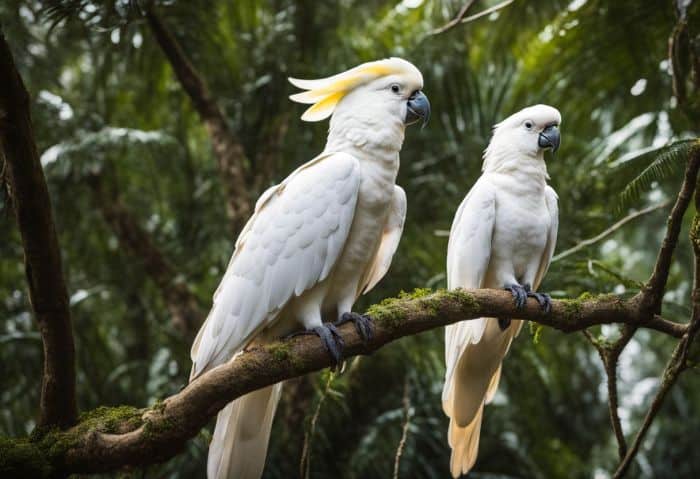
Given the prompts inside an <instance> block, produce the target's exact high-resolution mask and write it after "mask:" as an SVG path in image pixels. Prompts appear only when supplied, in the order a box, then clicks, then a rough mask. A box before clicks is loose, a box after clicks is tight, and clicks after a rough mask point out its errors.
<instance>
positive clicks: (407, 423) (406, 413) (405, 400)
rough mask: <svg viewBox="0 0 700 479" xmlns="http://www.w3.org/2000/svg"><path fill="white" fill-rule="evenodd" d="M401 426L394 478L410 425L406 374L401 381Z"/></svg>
mask: <svg viewBox="0 0 700 479" xmlns="http://www.w3.org/2000/svg"><path fill="white" fill-rule="evenodd" d="M403 417H404V421H403V428H402V431H401V440H400V441H399V447H397V448H396V457H395V458H394V479H399V465H400V463H401V455H402V454H403V449H404V447H406V439H407V438H408V429H409V427H410V425H411V383H410V381H409V377H408V374H406V378H405V379H404V383H403Z"/></svg>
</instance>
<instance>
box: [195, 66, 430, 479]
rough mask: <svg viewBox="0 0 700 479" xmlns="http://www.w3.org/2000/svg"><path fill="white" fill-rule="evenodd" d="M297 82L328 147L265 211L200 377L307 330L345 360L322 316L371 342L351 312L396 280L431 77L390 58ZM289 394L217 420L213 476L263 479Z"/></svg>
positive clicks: (206, 329) (242, 244)
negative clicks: (281, 404)
mask: <svg viewBox="0 0 700 479" xmlns="http://www.w3.org/2000/svg"><path fill="white" fill-rule="evenodd" d="M289 80H290V82H291V83H292V84H293V85H295V86H297V87H299V88H301V89H303V90H307V91H304V92H302V93H297V94H295V95H292V96H291V99H292V100H294V101H297V102H300V103H307V104H312V106H311V107H310V108H309V109H308V110H306V112H305V113H304V115H303V116H302V117H301V118H302V120H306V121H320V120H323V119H325V118H328V117H329V116H330V117H331V120H330V130H329V133H328V140H327V142H326V147H325V148H324V150H323V153H321V154H320V155H319V156H317V157H316V158H314V159H313V160H311V161H309V162H308V163H306V164H304V165H302V166H301V167H299V168H297V170H296V171H294V172H293V173H292V174H290V175H289V176H288V177H287V178H286V179H285V180H284V181H282V182H281V183H280V184H278V185H275V186H273V187H271V188H269V189H268V190H267V191H266V192H265V193H263V195H262V196H261V197H260V199H259V200H258V202H257V204H256V205H255V212H254V213H253V216H252V217H251V218H250V220H249V221H248V223H247V224H246V226H245V227H244V228H243V231H242V232H241V234H240V236H239V237H238V240H237V241H236V248H235V251H234V253H233V256H232V257H231V261H230V263H229V265H228V268H227V270H226V273H225V274H224V277H223V279H222V280H221V284H220V285H219V287H218V289H217V290H216V293H214V305H213V307H212V309H211V312H210V313H209V316H208V317H207V320H206V322H205V323H204V325H203V326H202V328H201V330H200V331H199V334H198V335H197V338H196V339H195V341H194V344H193V345H192V352H191V356H192V374H191V377H190V380H194V379H195V378H196V377H197V376H199V375H200V374H202V373H203V372H205V371H207V370H209V369H211V368H213V367H215V366H217V365H219V364H222V363H225V362H227V361H229V360H231V359H232V358H233V360H234V361H235V356H236V355H237V354H238V353H239V352H241V351H242V350H243V349H244V348H246V347H248V346H250V345H252V344H261V343H265V342H269V341H273V340H276V339H278V338H280V337H282V336H286V335H289V334H290V333H293V332H294V331H298V330H300V329H301V328H304V329H305V330H306V331H309V332H313V334H317V335H318V336H319V337H320V338H321V340H322V341H323V344H324V346H325V347H326V348H327V349H328V351H329V352H330V353H331V354H332V356H333V357H334V359H335V360H336V361H338V362H339V361H341V359H342V341H341V339H340V337H339V336H338V333H337V331H336V328H335V326H334V324H333V323H324V322H323V320H324V318H325V319H326V320H328V319H330V320H337V321H336V322H335V325H338V324H340V323H343V322H346V321H353V322H354V323H355V326H356V327H357V329H358V332H359V333H360V334H361V335H363V337H365V338H367V337H369V336H370V335H371V323H370V322H369V318H367V317H365V316H361V315H359V314H356V313H352V312H351V309H352V306H353V304H354V302H355V300H356V299H357V297H358V296H359V295H360V294H362V293H363V292H366V291H368V290H369V289H371V288H372V287H374V285H375V284H376V283H377V282H378V281H379V280H380V279H381V278H382V277H383V276H384V274H386V272H387V270H388V269H389V265H390V263H391V259H392V256H393V255H394V252H395V251H396V248H397V246H398V244H399V239H400V238H401V233H402V230H403V223H404V218H405V215H406V195H405V193H404V191H403V189H401V188H400V187H399V186H397V185H396V184H395V181H396V175H397V173H398V171H399V151H400V150H401V145H402V144H403V139H404V130H405V127H406V125H407V124H411V123H415V122H417V121H419V120H423V122H424V123H425V122H427V120H428V118H429V116H430V103H429V102H428V99H427V97H426V96H425V95H424V94H423V93H422V91H421V89H422V88H423V77H422V75H421V73H420V71H419V70H418V69H417V68H416V67H415V66H413V65H412V64H411V63H409V62H407V61H406V60H402V59H400V58H389V59H386V60H379V61H375V62H369V63H364V64H362V65H359V66H357V67H355V68H353V69H351V70H348V71H346V72H343V73H340V74H338V75H334V76H331V77H328V78H323V79H320V80H297V79H293V78H290V79H289ZM280 390H281V384H276V385H274V386H269V387H266V388H263V389H260V390H258V391H255V392H252V393H250V394H247V395H245V396H243V397H240V398H238V399H236V400H235V401H233V402H231V403H230V404H228V405H227V406H226V407H225V408H224V409H222V410H221V412H219V415H218V417H217V420H216V429H215V430H214V436H213V439H212V442H211V445H210V446H209V459H208V463H207V476H208V477H209V479H258V478H259V477H260V476H261V475H262V471H263V467H264V465H265V456H266V453H267V445H268V441H269V437H270V429H271V427H272V419H273V417H274V414H275V409H276V407H277V402H278V400H279V396H280Z"/></svg>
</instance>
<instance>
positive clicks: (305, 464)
mask: <svg viewBox="0 0 700 479" xmlns="http://www.w3.org/2000/svg"><path fill="white" fill-rule="evenodd" d="M334 378H335V374H334V373H333V371H329V372H328V381H326V387H325V388H324V389H323V393H322V394H321V397H320V398H319V400H318V404H317V405H316V410H315V411H314V415H313V416H312V417H311V422H309V429H308V430H307V431H306V434H304V448H303V449H302V451H301V462H300V463H299V477H301V478H303V479H309V473H310V472H311V440H312V439H313V437H314V433H315V432H316V422H317V421H318V417H319V416H320V414H321V405H322V404H323V401H325V400H326V396H328V391H330V389H331V383H332V382H333V379H334Z"/></svg>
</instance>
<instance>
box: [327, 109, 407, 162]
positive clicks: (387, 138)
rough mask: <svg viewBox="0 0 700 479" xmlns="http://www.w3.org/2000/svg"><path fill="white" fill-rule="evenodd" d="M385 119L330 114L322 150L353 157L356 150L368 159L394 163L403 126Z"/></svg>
mask: <svg viewBox="0 0 700 479" xmlns="http://www.w3.org/2000/svg"><path fill="white" fill-rule="evenodd" d="M387 116H388V115H381V116H380V115H376V116H375V115H371V114H368V115H358V114H356V113H355V114H352V112H342V111H339V112H336V113H334V114H333V116H332V117H331V122H330V129H329V131H328V140H327V141H326V148H325V151H334V152H336V151H337V152H344V153H349V154H353V153H356V152H358V150H359V151H360V152H362V153H364V154H366V155H368V156H371V157H375V158H377V157H383V158H386V159H390V160H394V159H395V158H396V157H397V155H398V152H399V151H400V150H401V146H402V145H403V139H404V131H405V125H404V124H403V121H401V120H399V119H398V118H392V117H391V116H389V117H388V118H387Z"/></svg>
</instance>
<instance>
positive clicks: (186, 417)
mask: <svg viewBox="0 0 700 479" xmlns="http://www.w3.org/2000/svg"><path fill="white" fill-rule="evenodd" d="M423 294H424V293H418V294H415V295H412V296H411V295H407V296H404V297H402V298H398V299H389V300H385V301H383V302H382V303H381V304H380V305H377V306H373V307H371V308H370V309H369V310H368V313H369V314H370V315H371V316H372V317H373V318H374V321H375V331H374V337H373V339H372V340H371V341H369V342H368V343H363V341H362V339H361V338H360V337H359V335H358V334H357V332H356V331H355V328H353V327H352V326H351V325H347V326H344V327H342V328H340V330H341V334H342V336H343V339H344V341H345V353H346V354H347V356H348V357H349V356H353V355H358V354H369V353H371V352H372V351H375V350H377V349H378V348H380V347H382V346H383V345H385V344H387V343H389V342H391V341H394V340H396V339H399V338H401V337H403V336H408V335H412V334H417V333H420V332H423V331H427V330H429V329H433V328H437V327H440V326H444V325H447V324H452V323H455V322H458V321H462V320H467V319H474V318H479V317H512V318H521V319H527V320H532V321H536V322H538V323H540V324H543V325H547V326H551V327H553V328H556V329H559V330H561V331H564V332H573V331H579V330H582V329H585V328H587V327H590V326H593V325H596V324H608V323H613V322H619V323H626V324H633V325H640V326H645V327H652V328H654V329H659V330H661V329H662V328H661V327H659V326H658V325H659V324H661V323H660V322H662V321H664V320H662V319H661V318H654V317H651V318H645V317H644V316H643V315H642V314H643V313H642V310H641V309H640V307H639V301H638V298H632V299H629V300H625V299H622V298H620V297H618V296H615V295H606V296H600V297H596V298H591V299H586V300H568V301H565V300H562V301H554V302H553V306H552V312H551V313H550V314H545V313H543V312H542V310H541V309H540V307H539V305H538V304H537V302H536V301H534V300H530V301H528V303H527V305H526V307H525V308H524V309H522V310H517V309H516V308H515V307H514V305H513V299H512V296H511V295H510V294H509V293H508V292H505V291H498V290H486V289H484V290H469V291H452V292H448V291H438V292H436V293H433V294H427V295H423ZM665 323H669V324H671V325H672V324H674V323H670V322H668V321H666V322H665ZM665 323H663V324H665ZM678 326H679V327H682V326H681V325H678ZM668 329H669V330H672V328H668ZM331 363H332V360H331V358H330V356H329V355H328V354H327V353H326V351H325V350H324V349H323V347H322V346H321V343H320V341H318V340H317V338H313V337H309V336H297V337H294V338H292V339H289V340H286V341H283V342H278V343H273V344H270V345H267V346H265V347H261V348H256V349H252V350H249V351H247V352H245V353H243V354H241V355H240V356H238V357H237V358H236V360H235V361H232V362H229V363H227V364H224V365H222V366H219V367H217V368H215V369H213V370H211V371H209V372H207V373H205V374H204V375H202V376H201V377H199V378H198V379H196V380H195V381H193V382H192V383H190V384H189V385H188V386H187V387H186V388H185V389H183V390H182V391H181V392H180V393H178V394H176V395H174V396H171V397H170V398H168V399H166V400H165V401H164V402H163V403H160V404H158V405H156V406H153V407H152V408H150V409H149V410H148V411H146V413H145V414H144V415H143V417H142V418H140V415H139V417H138V418H136V419H137V420H136V421H134V418H133V417H132V418H130V420H129V421H122V422H118V423H117V424H116V425H114V424H113V425H112V428H113V429H112V430H113V431H120V432H121V431H128V432H123V433H120V434H106V433H103V432H98V431H99V430H96V429H95V428H94V427H84V426H82V425H81V426H78V427H76V428H75V429H73V430H71V431H69V432H66V433H60V434H59V435H58V436H54V437H53V438H50V439H52V440H48V442H49V443H50V444H55V443H56V441H59V442H60V443H61V444H67V447H66V448H65V449H64V450H61V448H57V447H53V448H52V449H51V450H52V451H53V454H54V455H55V456H49V457H48V459H47V460H49V461H50V462H51V467H54V468H61V467H62V468H65V471H67V472H75V473H88V472H103V471H110V470H114V469H118V468H120V467H123V466H127V465H145V464H152V463H155V462H159V461H163V460H165V459H168V458H170V457H172V456H174V455H176V454H177V453H178V452H179V451H180V450H181V448H182V447H183V446H184V444H185V442H186V441H187V440H188V439H189V438H191V437H193V436H194V435H196V434H197V432H198V431H199V430H200V429H201V428H202V427H203V426H204V425H205V424H206V423H207V422H208V420H209V419H210V418H211V417H212V416H214V415H215V414H216V413H217V412H218V411H219V410H220V409H221V408H223V407H224V406H225V405H226V404H227V403H228V402H230V401H231V400H233V399H235V398H237V397H240V396H242V395H243V394H246V393H249V392H251V391H254V390H256V389H259V388H262V387H265V386H268V385H270V384H274V383H277V382H280V381H284V380H286V379H290V378H293V377H297V376H300V375H303V374H307V373H310V372H313V371H318V370H320V369H323V368H326V367H329V366H331ZM102 430H104V429H102ZM44 442H46V440H44V441H42V442H40V443H37V445H36V446H34V447H36V448H40V447H43V446H41V444H43V443H44ZM25 446H26V444H25ZM7 447H8V448H9V449H10V451H9V452H5V453H6V454H9V456H8V457H11V454H10V453H11V452H12V450H13V448H15V447H16V446H13V445H9V446H7ZM0 452H3V451H0ZM8 464H9V465H8V466H5V467H6V468H7V469H8V470H5V471H3V470H0V475H2V473H5V474H8V473H11V472H12V471H14V470H16V469H13V464H12V463H11V462H9V463H8Z"/></svg>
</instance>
